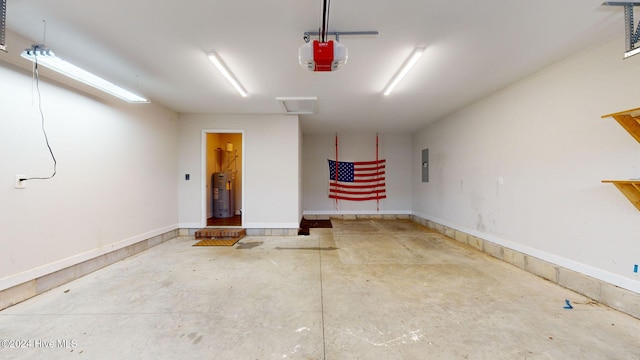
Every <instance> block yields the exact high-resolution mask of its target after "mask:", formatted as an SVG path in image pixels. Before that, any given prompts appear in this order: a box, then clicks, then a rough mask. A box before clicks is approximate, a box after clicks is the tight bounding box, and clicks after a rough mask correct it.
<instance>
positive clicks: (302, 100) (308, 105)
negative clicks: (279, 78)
mask: <svg viewBox="0 0 640 360" xmlns="http://www.w3.org/2000/svg"><path fill="white" fill-rule="evenodd" d="M276 100H278V102H279V103H280V106H281V107H282V111H283V113H285V114H288V115H310V114H315V113H316V103H317V102H318V98H317V97H279V98H276Z"/></svg>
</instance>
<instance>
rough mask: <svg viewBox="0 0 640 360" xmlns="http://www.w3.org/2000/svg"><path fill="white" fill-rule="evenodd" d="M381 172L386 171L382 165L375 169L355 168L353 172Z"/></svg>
mask: <svg viewBox="0 0 640 360" xmlns="http://www.w3.org/2000/svg"><path fill="white" fill-rule="evenodd" d="M379 170H384V165H380V166H374V167H356V166H354V167H353V171H354V172H358V171H360V172H364V171H373V172H375V171H379Z"/></svg>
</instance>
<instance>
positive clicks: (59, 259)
mask: <svg viewBox="0 0 640 360" xmlns="http://www.w3.org/2000/svg"><path fill="white" fill-rule="evenodd" d="M15 56H17V55H16V54H15V53H10V54H1V55H0V79H2V80H1V81H0V99H2V101H1V102H0V159H1V160H0V229H2V231H1V233H0V249H1V250H0V290H2V289H5V288H8V287H11V286H13V285H17V284H19V283H21V282H24V281H27V280H31V279H34V278H36V277H38V276H42V275H45V274H48V273H50V272H53V271H57V270H60V269H62V268H64V267H66V266H70V265H74V264H77V263H79V262H82V261H85V260H87V259H89V258H92V257H95V256H99V255H102V254H104V253H106V252H108V251H111V250H114V249H117V248H121V247H123V246H126V245H130V244H133V243H135V242H138V241H141V240H145V239H147V238H150V237H152V236H155V235H159V234H162V233H164V232H167V231H171V230H174V229H176V228H177V222H178V212H177V208H178V201H177V200H178V194H177V188H178V181H177V177H176V175H177V173H178V166H177V165H178V158H177V136H176V132H177V114H175V113H173V112H171V111H169V110H166V109H165V108H162V107H160V106H156V105H153V104H137V105H133V104H128V103H125V102H122V101H120V100H118V99H115V98H113V99H112V98H110V97H109V95H104V97H103V98H97V97H93V96H90V95H87V94H85V93H82V92H79V91H75V90H73V89H71V88H69V87H66V86H63V85H60V84H59V83H53V82H50V81H47V80H46V79H45V78H43V77H41V79H40V93H41V99H42V110H43V112H44V116H45V120H46V122H45V125H46V130H47V134H48V136H49V140H50V143H51V146H52V148H53V151H54V154H55V157H56V159H57V161H58V168H57V171H58V173H57V175H55V177H54V178H53V179H51V180H45V181H40V180H31V181H27V182H26V189H14V179H15V175H17V174H25V175H27V176H29V177H33V176H40V177H43V176H49V175H50V174H51V173H52V169H53V165H52V160H51V157H50V154H49V151H48V150H47V147H46V145H45V141H44V137H43V134H42V130H41V128H40V124H41V122H40V121H41V120H40V114H39V112H38V108H37V99H38V98H37V95H36V93H35V92H34V90H35V89H34V87H33V83H32V75H31V73H30V72H28V71H26V70H22V69H20V68H17V67H15V66H14V65H10V64H9V63H7V62H5V61H7V60H9V61H15V59H14V58H12V57H15Z"/></svg>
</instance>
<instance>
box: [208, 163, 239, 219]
mask: <svg viewBox="0 0 640 360" xmlns="http://www.w3.org/2000/svg"><path fill="white" fill-rule="evenodd" d="M234 180H235V179H234V174H233V173H232V172H217V173H213V175H211V184H212V186H213V217H215V218H229V217H233V215H234V196H233V192H234V190H235V189H234V188H235V187H234Z"/></svg>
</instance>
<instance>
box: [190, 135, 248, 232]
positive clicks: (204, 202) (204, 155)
mask: <svg viewBox="0 0 640 360" xmlns="http://www.w3.org/2000/svg"><path fill="white" fill-rule="evenodd" d="M207 134H240V138H241V139H242V155H241V159H242V166H241V169H242V184H241V185H240V186H241V192H240V193H241V196H242V205H241V206H242V209H241V210H242V223H241V224H240V227H244V224H245V221H246V220H245V219H246V213H247V212H246V207H245V196H244V194H245V178H246V176H245V159H246V156H245V149H246V136H245V131H244V130H233V129H204V130H202V135H201V138H202V140H201V141H200V144H201V145H200V166H201V170H200V173H201V174H202V179H201V182H202V186H201V188H200V190H201V214H202V215H201V219H200V220H201V222H202V227H203V228H205V227H207Z"/></svg>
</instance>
